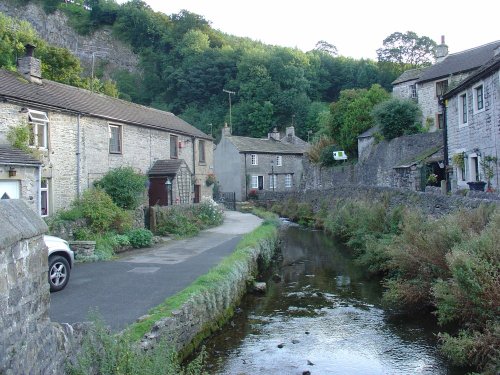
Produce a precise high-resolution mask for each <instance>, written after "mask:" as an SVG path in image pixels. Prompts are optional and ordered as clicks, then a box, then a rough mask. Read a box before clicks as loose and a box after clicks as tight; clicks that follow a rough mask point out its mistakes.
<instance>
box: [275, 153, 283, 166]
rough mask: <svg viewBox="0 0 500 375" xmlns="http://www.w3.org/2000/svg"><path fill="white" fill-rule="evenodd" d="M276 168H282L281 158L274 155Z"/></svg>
mask: <svg viewBox="0 0 500 375" xmlns="http://www.w3.org/2000/svg"><path fill="white" fill-rule="evenodd" d="M276 166H277V167H281V166H283V157H282V156H281V155H276Z"/></svg>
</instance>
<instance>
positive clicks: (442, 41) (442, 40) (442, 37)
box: [441, 35, 445, 44]
mask: <svg viewBox="0 0 500 375" xmlns="http://www.w3.org/2000/svg"><path fill="white" fill-rule="evenodd" d="M441 44H445V42H444V35H441Z"/></svg>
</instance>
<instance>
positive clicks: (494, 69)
mask: <svg viewBox="0 0 500 375" xmlns="http://www.w3.org/2000/svg"><path fill="white" fill-rule="evenodd" d="M499 81H500V46H499V47H498V48H497V49H496V55H495V56H494V57H493V58H492V59H491V60H490V61H488V62H487V63H486V64H484V65H483V66H482V67H481V68H479V69H478V70H476V72H475V73H473V74H472V75H470V76H469V77H468V78H467V79H465V80H464V81H462V82H461V83H460V84H459V85H458V86H456V87H454V88H453V89H451V90H449V91H448V92H447V93H446V94H444V96H443V97H444V100H445V103H446V107H445V108H446V128H447V129H446V130H447V148H448V156H449V159H448V161H449V165H451V166H452V167H453V174H452V178H451V181H452V184H451V187H452V189H453V190H456V189H463V188H466V189H467V188H469V187H470V186H471V184H473V183H475V182H479V181H482V182H483V183H482V185H484V182H488V181H487V174H486V173H485V168H484V164H485V162H486V163H487V164H489V166H490V168H491V170H492V172H493V178H491V181H490V182H491V187H492V188H494V189H497V190H498V189H499V188H500V184H499V172H500V171H499V167H498V161H496V160H498V157H499V156H500V82H499ZM494 158H497V159H496V160H495V159H494ZM488 159H490V161H489V163H488ZM492 159H493V160H492ZM483 187H484V186H481V188H483Z"/></svg>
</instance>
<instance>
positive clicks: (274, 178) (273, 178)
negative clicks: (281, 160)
mask: <svg viewBox="0 0 500 375" xmlns="http://www.w3.org/2000/svg"><path fill="white" fill-rule="evenodd" d="M277 188H278V175H276V174H271V175H269V189H275V190H276V189H277Z"/></svg>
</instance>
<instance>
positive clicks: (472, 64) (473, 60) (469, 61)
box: [418, 40, 500, 83]
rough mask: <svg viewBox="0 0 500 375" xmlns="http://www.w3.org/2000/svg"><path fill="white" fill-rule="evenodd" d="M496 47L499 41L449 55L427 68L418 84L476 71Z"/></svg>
mask: <svg viewBox="0 0 500 375" xmlns="http://www.w3.org/2000/svg"><path fill="white" fill-rule="evenodd" d="M498 47H500V40H497V41H496V42H492V43H488V44H485V45H482V46H479V47H475V48H471V49H468V50H466V51H462V52H458V53H453V54H450V55H448V56H446V58H445V59H444V60H443V61H441V62H439V63H437V64H434V65H432V66H430V67H428V68H427V69H426V70H425V71H424V72H423V73H422V75H421V76H420V79H419V80H418V82H419V83H422V82H426V81H432V80H435V79H438V78H441V77H447V76H449V75H451V74H457V73H460V72H467V71H470V70H474V69H477V68H479V67H480V66H481V65H483V64H485V63H486V62H487V61H488V60H490V59H491V58H492V57H493V56H494V51H495V49H496V48H498Z"/></svg>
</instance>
